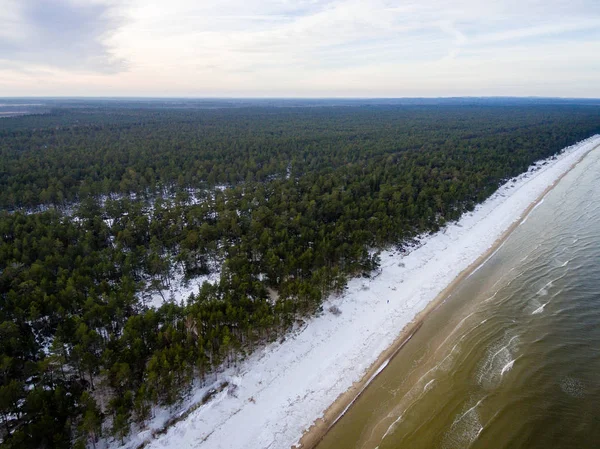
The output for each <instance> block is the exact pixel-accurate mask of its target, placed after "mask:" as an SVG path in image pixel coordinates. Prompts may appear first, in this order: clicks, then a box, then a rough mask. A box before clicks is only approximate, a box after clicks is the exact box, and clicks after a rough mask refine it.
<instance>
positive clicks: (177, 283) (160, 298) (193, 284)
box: [140, 269, 221, 309]
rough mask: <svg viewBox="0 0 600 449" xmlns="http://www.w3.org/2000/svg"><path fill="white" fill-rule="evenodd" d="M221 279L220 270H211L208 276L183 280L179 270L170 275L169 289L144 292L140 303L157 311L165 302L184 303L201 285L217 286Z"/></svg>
mask: <svg viewBox="0 0 600 449" xmlns="http://www.w3.org/2000/svg"><path fill="white" fill-rule="evenodd" d="M220 279H221V270H220V269H215V270H211V272H210V273H209V274H204V275H201V276H196V277H194V278H192V279H188V280H186V279H185V276H184V274H183V270H179V271H177V272H176V273H174V274H173V275H171V280H170V282H171V285H170V287H167V288H164V289H163V290H161V291H152V292H144V293H141V294H140V302H141V303H142V304H143V305H144V306H146V307H150V308H154V309H157V308H159V307H160V306H162V305H163V304H165V303H167V302H172V303H175V304H181V303H182V302H183V303H185V301H187V299H188V298H189V297H190V295H191V294H192V293H194V294H196V293H198V291H199V290H200V287H202V284H203V283H205V282H208V283H209V284H213V285H214V284H217V283H218V282H219V281H220Z"/></svg>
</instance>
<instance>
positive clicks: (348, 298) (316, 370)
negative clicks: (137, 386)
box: [120, 134, 600, 449]
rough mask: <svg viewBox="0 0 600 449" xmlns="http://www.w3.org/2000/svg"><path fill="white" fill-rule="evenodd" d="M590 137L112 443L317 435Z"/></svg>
mask: <svg viewBox="0 0 600 449" xmlns="http://www.w3.org/2000/svg"><path fill="white" fill-rule="evenodd" d="M599 146H600V134H595V135H593V136H590V137H589V138H587V139H584V140H582V141H579V142H576V143H574V144H573V145H571V146H569V147H565V148H564V149H563V150H562V151H561V152H559V153H557V154H556V155H555V156H551V157H549V158H546V159H543V160H539V161H536V162H535V163H534V164H532V165H531V166H530V167H529V168H528V170H526V171H524V172H523V173H521V174H519V175H517V176H515V177H513V178H511V179H510V180H508V181H507V182H505V183H504V184H502V185H500V186H499V187H498V189H497V190H496V192H495V193H493V194H492V195H491V196H490V197H489V198H488V199H486V200H485V201H484V202H482V203H480V204H478V205H477V206H476V207H475V208H474V209H473V210H472V211H470V212H466V213H464V214H463V215H462V216H461V218H460V219H459V220H458V221H456V222H451V223H447V224H446V226H444V227H442V228H441V229H440V230H439V231H438V232H435V233H427V234H421V235H420V236H418V237H417V238H416V239H415V245H413V246H412V247H411V248H410V250H409V251H408V252H403V251H400V250H397V249H389V250H386V251H383V252H382V253H381V264H380V268H381V269H380V271H379V274H378V275H377V276H375V277H371V278H368V279H367V278H355V279H352V280H350V281H349V283H348V287H347V288H346V290H345V291H344V293H343V294H342V295H333V296H330V297H329V298H327V300H326V301H324V303H323V311H322V312H321V313H319V314H317V315H315V316H313V317H311V319H310V320H308V322H307V323H305V325H303V326H301V327H298V328H296V329H294V330H293V331H292V332H291V333H290V334H289V335H288V336H286V338H285V339H281V340H278V341H275V342H272V343H270V344H268V345H266V346H265V347H262V348H260V349H258V350H257V351H256V352H254V353H253V354H251V355H250V356H249V357H248V358H247V359H245V360H243V361H242V362H241V363H240V364H239V365H236V366H232V367H229V368H227V369H225V371H224V372H222V374H221V376H220V381H221V382H227V384H228V387H227V388H226V389H225V390H223V391H222V392H220V393H218V394H216V395H215V396H214V397H213V398H212V399H211V400H210V402H208V403H206V404H204V405H202V406H200V407H198V408H195V407H194V410H193V411H192V412H191V413H189V415H187V416H186V417H185V419H183V420H181V421H178V422H176V423H175V424H174V425H172V426H170V427H169V428H168V429H166V431H165V432H164V433H163V434H161V435H160V436H158V437H157V438H155V437H154V436H153V435H152V432H153V430H155V429H157V428H162V425H163V424H164V423H165V422H166V420H165V418H170V417H173V416H175V415H180V414H181V412H184V411H186V410H187V409H188V408H189V407H190V405H194V404H195V403H196V402H198V401H199V400H200V399H201V397H202V395H203V394H204V393H205V392H206V391H208V390H207V388H210V386H202V387H199V388H198V389H195V390H194V392H193V393H192V396H191V397H190V399H188V400H186V402H185V403H184V404H182V406H181V407H178V409H177V410H169V409H166V408H165V409H157V410H156V416H155V418H154V419H153V421H152V422H151V423H150V424H149V425H148V426H146V427H145V428H143V429H139V431H138V433H137V435H135V436H134V437H133V438H132V439H131V440H130V441H128V442H127V443H125V444H124V445H122V446H120V447H121V449H133V448H135V447H137V445H138V444H141V443H144V444H147V446H146V447H147V449H160V448H164V447H179V446H181V447H202V448H204V449H258V448H260V449H267V448H268V449H283V448H291V447H296V448H298V447H302V448H303V449H304V448H306V447H314V446H316V445H317V444H318V443H319V441H320V440H321V439H322V437H323V436H324V435H325V434H326V432H327V431H328V429H329V428H331V426H332V425H333V424H334V423H335V422H336V421H337V420H338V418H339V417H341V416H343V415H344V413H345V412H346V411H347V410H348V409H349V408H350V407H351V405H352V403H353V402H355V401H356V400H357V398H359V397H360V394H361V393H362V392H363V391H365V389H366V388H367V387H368V385H369V384H370V382H372V381H373V380H374V379H375V378H376V377H377V375H378V374H379V373H380V372H381V371H382V370H383V369H384V368H385V367H386V365H387V363H389V360H391V358H393V357H394V355H395V354H397V353H398V352H399V351H400V350H401V348H402V347H403V345H404V344H406V342H407V341H409V340H410V337H411V336H412V335H414V332H416V331H418V327H419V325H420V324H419V323H422V322H424V319H425V318H426V317H427V316H428V314H429V313H430V312H431V311H432V310H435V308H436V307H438V306H439V304H440V303H441V302H442V301H444V300H445V299H446V298H447V297H448V295H449V294H450V293H452V290H453V288H455V286H456V285H457V284H458V283H459V282H460V281H462V280H463V279H464V278H465V277H466V276H469V275H470V274H471V273H472V272H474V271H475V270H477V269H478V267H479V266H481V265H482V264H484V263H485V262H486V261H487V258H489V257H490V256H491V255H492V254H493V252H494V251H496V250H497V248H498V247H499V246H500V245H502V243H503V241H504V240H505V239H506V237H507V236H508V235H509V234H510V233H511V232H512V230H514V228H515V227H516V226H518V225H519V224H520V223H522V222H523V221H524V220H525V219H526V217H527V216H528V214H529V213H530V212H531V210H532V209H533V208H534V207H535V206H536V205H537V204H539V202H540V201H541V200H542V199H543V198H544V196H545V194H546V193H548V192H549V191H550V190H551V189H552V188H553V187H554V186H555V185H556V184H557V183H558V182H560V180H561V179H562V178H563V176H565V175H566V173H568V172H569V171H570V170H571V168H572V167H573V166H575V165H576V164H577V163H579V162H580V161H581V160H582V159H583V157H585V155H587V154H588V153H589V152H590V151H592V150H593V149H595V148H597V147H599ZM334 306H335V309H337V310H336V313H334V312H333V310H332V309H334ZM299 444H301V446H299Z"/></svg>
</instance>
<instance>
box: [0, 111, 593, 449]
mask: <svg viewBox="0 0 600 449" xmlns="http://www.w3.org/2000/svg"><path fill="white" fill-rule="evenodd" d="M598 131H600V107H599V106H594V105H568V104H563V105H540V104H536V103H533V102H532V103H531V104H520V105H498V104H494V105H485V104H473V105H468V104H466V105H443V104H442V105H436V106H424V105H412V106H401V105H370V106H369V105H352V106H328V107H320V106H318V104H317V105H315V104H311V107H299V106H297V105H296V107H273V106H265V105H260V106H259V105H255V106H244V107H235V108H218V107H215V108H212V109H197V108H179V109H172V108H167V107H158V106H157V107H150V106H148V105H146V106H145V107H143V108H142V107H133V106H123V105H120V106H119V107H116V106H110V105H106V104H100V105H98V104H96V105H93V104H92V105H88V106H87V107H83V106H81V105H79V106H78V107H77V108H74V107H56V108H53V109H50V112H49V113H47V114H40V115H28V116H22V117H14V118H5V119H1V120H0V208H1V209H2V212H0V239H1V240H0V439H2V447H7V448H52V447H60V448H63V447H64V448H68V447H73V446H75V447H86V446H88V447H92V446H94V445H95V442H96V441H97V439H98V438H100V437H101V436H103V437H111V438H114V439H115V440H116V441H119V440H122V439H123V438H125V437H126V436H127V434H128V433H129V431H130V428H131V425H132V424H133V423H138V424H141V423H144V422H145V421H147V420H148V419H150V418H151V416H152V413H153V412H152V410H153V406H154V405H155V404H159V405H163V406H169V405H173V404H177V403H178V401H180V400H181V399H182V398H183V397H184V396H185V395H186V394H187V393H188V392H189V391H190V389H191V388H192V383H193V382H194V381H196V382H201V381H202V379H205V378H210V379H211V380H214V376H215V373H217V372H218V368H219V367H222V366H224V365H225V366H226V365H230V364H235V363H238V362H239V361H240V360H241V359H242V358H243V357H245V356H246V355H247V354H248V353H250V352H251V351H252V350H253V349H254V348H255V347H257V346H258V345H261V344H264V343H266V342H268V341H272V340H273V339H275V338H279V337H281V336H284V335H285V333H286V332H287V331H289V330H290V328H291V327H292V326H293V325H294V323H296V322H297V321H298V320H301V319H305V318H306V317H308V316H310V315H312V314H314V313H319V312H320V311H321V310H322V307H321V304H322V301H323V299H324V298H325V297H326V296H327V295H328V294H330V293H335V292H341V291H342V290H343V289H344V287H345V285H346V282H347V280H348V279H349V278H350V277H353V276H362V275H364V276H368V275H369V274H370V273H371V272H372V271H373V270H374V269H376V268H377V265H378V256H377V251H378V250H380V249H382V248H386V247H390V246H397V247H402V246H403V245H404V244H405V243H406V242H408V241H409V240H410V239H411V238H412V237H414V236H415V235H417V234H419V233H422V232H428V231H435V230H437V229H439V227H440V226H443V225H444V223H445V222H446V221H448V220H455V219H457V218H458V217H460V215H461V214H462V213H463V212H465V211H467V210H470V209H472V208H473V207H474V205H475V204H476V203H478V202H480V201H482V200H484V199H485V198H487V197H488V196H489V195H490V194H491V193H493V192H494V191H495V189H496V188H497V187H498V185H499V184H501V183H502V182H504V181H506V180H507V179H510V178H511V177H512V176H515V175H517V174H519V173H521V172H523V171H525V170H526V169H527V167H528V166H529V165H530V164H531V163H532V162H534V161H536V160H538V159H541V158H546V157H548V156H551V155H553V154H555V153H556V152H557V151H559V150H560V149H561V148H563V147H565V146H567V145H570V144H573V143H575V142H576V141H578V140H581V139H583V138H586V137H588V136H590V135H592V134H594V133H596V132H598ZM211 270H220V273H221V276H220V281H219V282H217V283H216V284H209V283H205V284H204V285H203V286H202V288H200V289H199V291H197V292H196V293H194V294H192V295H191V296H190V297H189V298H187V299H186V300H185V301H183V302H182V303H176V302H171V301H169V298H168V296H166V297H165V303H164V305H163V306H162V307H160V308H158V309H156V308H150V307H148V306H147V305H146V303H145V301H144V297H145V296H146V295H148V294H151V293H153V292H154V293H156V292H159V293H162V292H164V291H167V290H168V288H169V286H170V283H171V282H173V279H175V278H176V277H177V276H176V274H178V273H183V275H184V277H185V279H188V280H189V279H195V278H197V277H198V276H201V275H204V274H207V273H208V272H210V271H211Z"/></svg>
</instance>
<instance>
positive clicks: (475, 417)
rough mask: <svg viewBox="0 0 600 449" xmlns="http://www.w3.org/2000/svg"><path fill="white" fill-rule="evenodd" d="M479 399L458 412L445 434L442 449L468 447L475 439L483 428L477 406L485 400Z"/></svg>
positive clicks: (462, 448)
mask: <svg viewBox="0 0 600 449" xmlns="http://www.w3.org/2000/svg"><path fill="white" fill-rule="evenodd" d="M485 398H486V397H483V398H482V399H480V400H479V401H478V402H477V404H475V405H474V406H472V407H471V408H469V409H468V410H467V411H465V412H464V413H462V414H460V415H459V416H458V417H457V418H456V419H455V420H454V423H453V424H452V426H451V427H450V429H449V430H448V432H446V435H445V436H444V441H443V445H442V447H443V448H444V449H464V448H467V447H469V446H470V445H471V444H473V442H474V441H475V440H476V439H477V437H478V436H479V435H480V434H481V431H482V430H483V426H482V425H481V420H480V418H479V413H477V407H479V406H480V405H481V403H482V402H483V401H484V400H485Z"/></svg>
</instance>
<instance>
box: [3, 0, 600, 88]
mask: <svg viewBox="0 0 600 449" xmlns="http://www.w3.org/2000/svg"><path fill="white" fill-rule="evenodd" d="M3 1H4V2H9V5H10V7H8V8H4V9H1V10H0V95H2V93H6V92H9V93H11V92H12V91H15V90H16V89H19V92H22V93H26V92H28V91H33V90H34V89H37V90H35V92H47V93H48V94H53V93H60V94H63V95H70V94H71V93H72V92H84V93H87V92H89V93H90V94H92V93H95V94H97V95H165V96H169V95H171V96H177V95H182V96H187V95H192V96H206V95H209V96H210V95H215V96H238V95H241V96H255V95H277V96H294V95H298V96H320V95H323V96H336V95H351V96H352V95H356V96H388V95H390V96H403V95H409V96H410V95H444V94H448V95H460V94H461V93H462V94H468V95H474V94H497V93H503V94H524V95H533V94H537V95H541V94H546V95H551V94H554V95H574V93H579V92H588V94H587V95H588V96H599V95H600V90H599V89H600V87H599V85H598V83H591V82H590V81H589V80H592V79H594V77H595V78H598V77H600V69H599V65H600V62H595V61H596V59H595V58H593V54H596V51H597V49H598V46H599V45H600V32H599V31H597V30H598V29H599V28H600V27H599V25H600V2H598V1H597V0H527V1H523V0H495V1H481V0H200V1H199V0H168V1H165V0H69V1H67V0H63V1H59V0H39V1H37V2H35V1H33V0H22V1H20V0H3ZM100 1H102V2H104V3H99V2H100ZM106 2H112V3H106ZM1 59H4V61H5V62H4V65H2V61H1ZM124 61H126V62H127V65H126V68H127V70H123V68H124ZM17 66H21V67H22V70H24V67H25V66H27V68H28V69H29V72H28V76H29V78H26V77H25V76H22V77H17V76H15V75H14V73H15V71H16V70H17V69H16V67H17ZM3 67H4V69H5V70H4V71H2V68H3ZM8 67H10V70H9V68H8ZM40 67H41V68H44V69H45V71H44V72H43V74H42V72H41V71H40V72H39V73H40V75H39V76H38V77H37V78H36V77H35V70H36V69H38V68H40ZM49 71H50V72H51V75H48V72H49ZM82 71H83V72H85V73H81V72H82ZM32 73H33V74H32ZM569 79H572V80H574V82H569ZM30 80H33V81H30ZM575 82H576V83H577V84H575ZM28 85H30V86H31V87H30V88H29V90H28V88H27V86H28ZM11 89H12V90H11Z"/></svg>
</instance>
